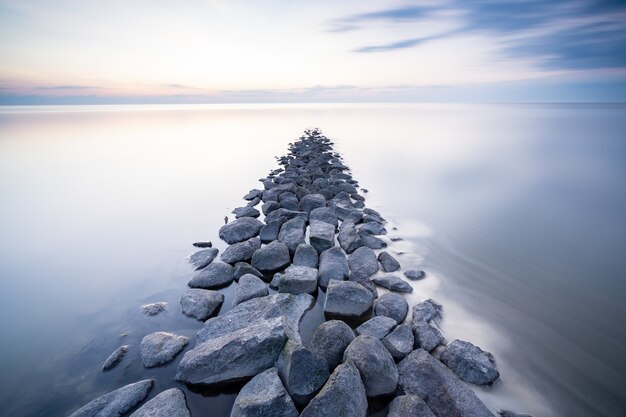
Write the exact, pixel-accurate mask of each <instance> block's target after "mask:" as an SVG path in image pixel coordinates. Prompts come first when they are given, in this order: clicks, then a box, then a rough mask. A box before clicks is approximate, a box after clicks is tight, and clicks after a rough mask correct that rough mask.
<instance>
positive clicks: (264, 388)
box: [230, 368, 298, 417]
mask: <svg viewBox="0 0 626 417" xmlns="http://www.w3.org/2000/svg"><path fill="white" fill-rule="evenodd" d="M230 416H231V417H260V416H268V417H298V410H297V409H296V406H295V405H294V403H293V401H292V400H291V398H290V397H289V394H288V393H287V391H286V390H285V387H284V386H283V383H282V382H281V380H280V378H279V377H278V372H277V370H276V368H270V369H268V370H266V371H264V372H261V373H260V374H258V375H256V376H255V377H254V378H252V379H251V380H250V381H249V382H248V383H247V384H246V385H244V386H243V388H242V389H241V391H239V394H237V398H235V403H234V404H233V409H232V411H231V413H230Z"/></svg>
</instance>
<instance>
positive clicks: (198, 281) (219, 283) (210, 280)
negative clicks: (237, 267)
mask: <svg viewBox="0 0 626 417" xmlns="http://www.w3.org/2000/svg"><path fill="white" fill-rule="evenodd" d="M255 253H256V252H255ZM234 279H235V275H234V269H233V267H232V266H230V265H229V264H225V263H222V262H213V263H212V264H210V265H209V266H207V267H206V268H204V269H201V270H199V271H196V272H195V273H194V274H193V277H191V280H190V281H189V283H188V284H187V285H189V286H190V287H191V288H206V289H212V288H219V287H223V286H225V285H228V284H230V283H231V282H233V280H234Z"/></svg>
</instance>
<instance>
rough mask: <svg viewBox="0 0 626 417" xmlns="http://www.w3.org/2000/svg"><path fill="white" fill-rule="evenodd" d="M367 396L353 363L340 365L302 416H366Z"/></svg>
mask: <svg viewBox="0 0 626 417" xmlns="http://www.w3.org/2000/svg"><path fill="white" fill-rule="evenodd" d="M366 415H367V397H366V395H365V388H364V386H363V381H361V377H360V375H359V371H358V370H357V368H356V367H355V366H354V364H353V363H351V362H348V363H344V364H341V365H339V366H338V367H337V368H336V369H335V371H334V372H333V374H332V375H331V376H330V378H328V381H327V382H326V384H325V385H324V387H323V388H322V390H321V391H320V392H319V394H317V395H316V396H315V398H313V399H312V400H311V402H310V403H309V405H307V406H306V407H305V409H304V410H302V414H300V417H344V416H345V417H365V416H366Z"/></svg>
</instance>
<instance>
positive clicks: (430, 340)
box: [411, 320, 445, 352]
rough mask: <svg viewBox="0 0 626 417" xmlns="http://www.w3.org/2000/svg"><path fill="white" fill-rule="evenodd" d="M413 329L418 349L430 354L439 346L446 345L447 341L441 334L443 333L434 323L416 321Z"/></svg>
mask: <svg viewBox="0 0 626 417" xmlns="http://www.w3.org/2000/svg"><path fill="white" fill-rule="evenodd" d="M411 327H412V329H413V337H414V338H415V346H416V347H420V348H422V349H424V350H426V351H428V352H430V351H431V350H433V349H435V348H436V347H437V346H439V345H443V344H444V343H445V339H444V337H443V335H442V334H441V331H440V330H439V328H437V326H436V325H435V324H434V323H427V322H425V321H420V320H417V321H415V320H414V321H413V324H412V326H411Z"/></svg>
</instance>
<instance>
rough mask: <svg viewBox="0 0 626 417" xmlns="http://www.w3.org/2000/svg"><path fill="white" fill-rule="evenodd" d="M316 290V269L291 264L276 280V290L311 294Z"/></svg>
mask: <svg viewBox="0 0 626 417" xmlns="http://www.w3.org/2000/svg"><path fill="white" fill-rule="evenodd" d="M315 291H317V269H315V268H309V267H308V266H298V265H291V266H290V267H289V268H287V269H285V273H284V274H282V276H281V277H280V280H279V281H278V292H287V293H290V294H302V293H308V294H312V293H314V292H315Z"/></svg>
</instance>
